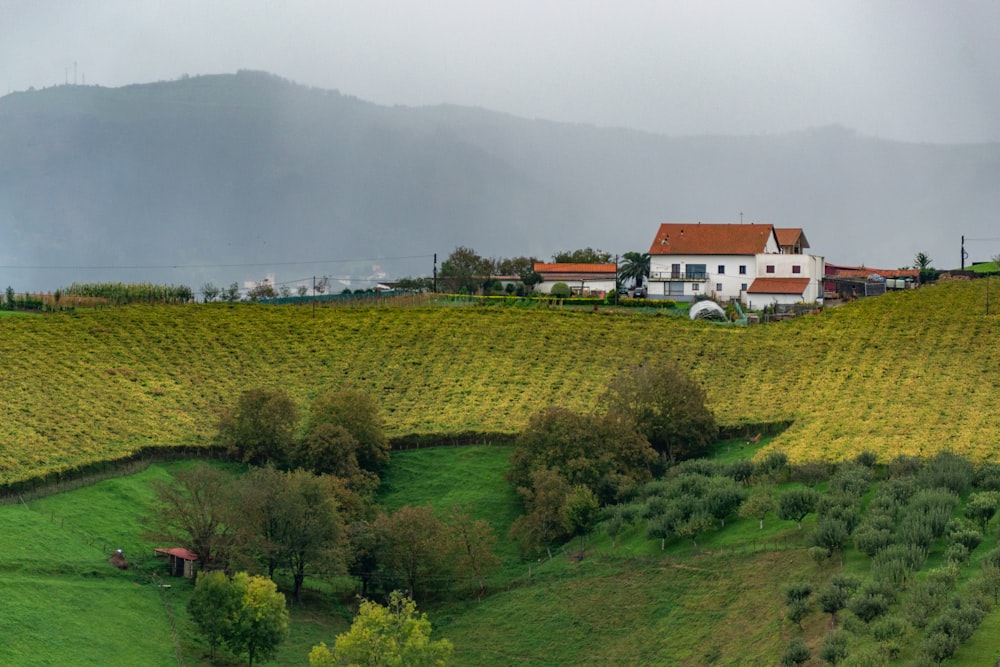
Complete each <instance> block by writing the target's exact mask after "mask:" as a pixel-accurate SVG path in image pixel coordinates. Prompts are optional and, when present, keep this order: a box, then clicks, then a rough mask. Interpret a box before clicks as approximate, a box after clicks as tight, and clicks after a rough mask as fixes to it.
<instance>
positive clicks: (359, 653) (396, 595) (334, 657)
mask: <svg viewBox="0 0 1000 667" xmlns="http://www.w3.org/2000/svg"><path fill="white" fill-rule="evenodd" d="M430 636H431V623H430V621H428V620H427V615H426V614H417V605H416V603H414V602H413V600H411V599H409V598H407V597H405V596H403V594H402V593H400V592H399V591H393V592H392V593H391V594H390V595H389V604H388V606H385V607H383V606H382V605H380V604H378V603H376V602H372V601H370V600H362V601H361V607H360V609H359V610H358V615H357V616H356V617H355V618H354V622H353V623H351V628H350V630H348V631H347V632H345V633H343V634H341V635H338V636H337V639H336V641H335V642H334V645H333V648H332V649H330V648H329V647H328V646H327V645H326V644H325V643H321V644H319V645H317V646H314V647H313V649H312V651H310V653H309V665H310V666H311V667H335V666H337V665H370V666H372V667H392V666H402V665H406V667H444V665H446V664H447V662H448V659H449V657H450V656H451V652H452V649H453V647H452V644H451V642H449V641H448V640H447V639H438V640H434V641H431V639H430Z"/></svg>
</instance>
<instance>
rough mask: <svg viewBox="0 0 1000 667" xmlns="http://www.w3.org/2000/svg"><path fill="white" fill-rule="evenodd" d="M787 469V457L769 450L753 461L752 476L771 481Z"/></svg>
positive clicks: (782, 453) (779, 452)
mask: <svg viewBox="0 0 1000 667" xmlns="http://www.w3.org/2000/svg"><path fill="white" fill-rule="evenodd" d="M787 468H788V455H787V454H785V453H784V452H781V451H777V450H771V451H769V452H768V453H767V454H765V455H764V456H763V457H761V458H758V459H757V460H755V461H754V475H755V476H757V477H759V478H764V479H772V478H774V477H777V476H778V475H779V474H781V472H782V471H784V470H786V469H787Z"/></svg>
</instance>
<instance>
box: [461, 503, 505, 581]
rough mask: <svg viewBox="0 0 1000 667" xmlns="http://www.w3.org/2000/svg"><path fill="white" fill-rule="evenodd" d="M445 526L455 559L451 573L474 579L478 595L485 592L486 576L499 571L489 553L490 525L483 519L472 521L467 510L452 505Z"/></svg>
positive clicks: (493, 538) (492, 538)
mask: <svg viewBox="0 0 1000 667" xmlns="http://www.w3.org/2000/svg"><path fill="white" fill-rule="evenodd" d="M448 527H449V529H450V530H451V540H452V542H453V543H454V547H455V551H456V554H457V557H458V560H457V562H456V564H455V574H456V575H457V576H460V577H461V576H468V577H472V578H474V579H475V580H476V581H477V582H478V583H479V595H480V596H482V594H483V593H484V592H485V591H486V576H487V575H489V574H490V573H492V572H495V571H496V570H497V569H499V568H500V559H499V558H498V557H497V556H496V554H494V553H493V546H494V545H495V544H496V535H494V533H493V526H491V525H490V523H489V522H488V521H485V520H484V519H473V518H472V517H471V516H469V513H468V511H467V510H465V509H464V508H462V507H458V506H455V507H453V508H452V510H451V514H450V515H449V517H448Z"/></svg>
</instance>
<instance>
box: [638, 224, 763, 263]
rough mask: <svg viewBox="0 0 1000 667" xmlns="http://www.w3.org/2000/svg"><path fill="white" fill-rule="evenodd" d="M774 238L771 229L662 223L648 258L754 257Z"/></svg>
mask: <svg viewBox="0 0 1000 667" xmlns="http://www.w3.org/2000/svg"><path fill="white" fill-rule="evenodd" d="M773 235H774V226H773V225H758V224H746V225H732V224H704V225H703V224H702V223H700V222H696V223H664V224H662V225H660V230H659V231H658V232H657V233H656V238H655V239H653V245H652V246H650V248H649V254H650V255H757V254H759V253H762V252H764V248H765V247H766V245H767V240H768V239H769V238H771V236H773Z"/></svg>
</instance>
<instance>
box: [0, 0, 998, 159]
mask: <svg viewBox="0 0 1000 667" xmlns="http://www.w3.org/2000/svg"><path fill="white" fill-rule="evenodd" d="M998 36H1000V1H998V0H982V1H979V2H962V1H957V0H898V1H892V2H888V1H876V0H830V1H826V0H824V1H813V0H788V1H776V0H767V1H754V2H746V1H733V2H715V1H703V0H698V1H695V0H691V1H688V2H675V1H658V2H657V1H650V2H639V1H636V0H616V1H613V2H612V1H610V0H606V1H600V2H598V1H594V0H572V1H569V0H565V1H564V0H560V1H545V0H504V1H498V0H423V1H419V0H389V1H386V0H357V1H353V2H340V1H335V0H315V1H305V0H238V1H237V0H232V1H213V0H169V1H163V2H154V1H152V0H0V95H2V94H6V93H7V92H11V91H16V90H24V89H26V88H28V87H29V86H34V87H36V88H40V87H43V86H51V85H55V84H61V83H65V82H66V81H69V82H73V80H74V77H75V78H76V81H77V82H78V83H83V82H84V81H85V82H86V83H87V84H99V85H102V86H120V85H125V84H129V83H141V82H149V81H157V80H164V79H174V78H176V77H178V76H179V75H181V74H185V73H186V74H190V75H195V74H212V73H220V72H234V71H236V70H237V69H259V70H266V71H269V72H272V73H274V74H278V75H280V76H283V77H286V78H289V79H292V80H294V81H297V82H299V83H303V84H308V85H313V86H318V87H322V88H335V89H338V90H340V91H341V92H343V93H346V94H350V95H354V96H357V97H360V98H362V99H365V100H370V101H373V102H377V103H379V104H387V105H391V104H403V105H410V106H419V105H429V104H440V103H451V104H461V105H469V106H479V107H485V108H488V109H492V110H495V111H504V112H509V113H512V114H515V115H518V116H523V117H528V118H547V119H551V120H559V121H570V122H583V123H592V124H595V125H605V126H623V127H630V128H636V129H643V130H650V131H654V132H659V133H664V134H671V135H689V134H706V133H708V134H764V133H770V134H773V133H781V132H787V131H792V130H799V129H804V128H808V127H816V126H823V125H830V124H841V125H844V126H847V127H850V128H853V129H856V130H858V131H859V132H860V133H862V134H865V135H871V136H878V137H883V138H890V139H901V140H907V141H920V142H980V141H1000V113H998V110H1000V39H998ZM74 64H75V68H74Z"/></svg>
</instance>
